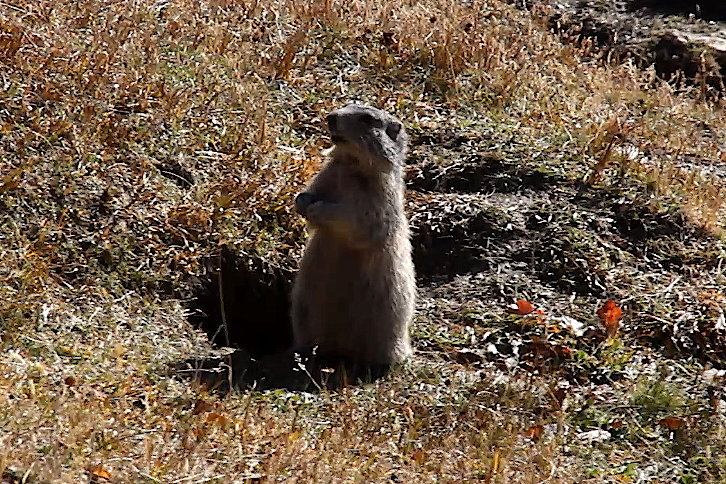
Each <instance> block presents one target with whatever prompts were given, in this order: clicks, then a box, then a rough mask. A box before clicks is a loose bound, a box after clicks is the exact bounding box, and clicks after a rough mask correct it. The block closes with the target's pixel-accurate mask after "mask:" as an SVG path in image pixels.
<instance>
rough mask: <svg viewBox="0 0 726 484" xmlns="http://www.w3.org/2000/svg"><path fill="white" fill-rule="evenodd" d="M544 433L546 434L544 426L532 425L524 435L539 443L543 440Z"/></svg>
mask: <svg viewBox="0 0 726 484" xmlns="http://www.w3.org/2000/svg"><path fill="white" fill-rule="evenodd" d="M543 433H544V425H532V426H531V427H530V428H528V429H527V430H526V431H525V432H524V434H525V435H526V436H527V437H529V438H530V439H532V440H534V441H535V442H538V441H539V439H541V438H542V434H543Z"/></svg>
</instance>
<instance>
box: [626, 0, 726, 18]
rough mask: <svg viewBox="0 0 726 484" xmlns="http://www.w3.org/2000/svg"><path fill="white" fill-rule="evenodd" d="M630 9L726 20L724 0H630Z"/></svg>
mask: <svg viewBox="0 0 726 484" xmlns="http://www.w3.org/2000/svg"><path fill="white" fill-rule="evenodd" d="M627 5H628V9H629V10H631V11H637V10H641V9H645V10H646V12H653V13H660V14H670V15H674V14H680V15H688V14H693V15H696V16H697V17H698V18H701V19H704V20H726V3H724V2H723V0H697V1H694V0H690V1H688V0H685V1H684V0H628V2H627Z"/></svg>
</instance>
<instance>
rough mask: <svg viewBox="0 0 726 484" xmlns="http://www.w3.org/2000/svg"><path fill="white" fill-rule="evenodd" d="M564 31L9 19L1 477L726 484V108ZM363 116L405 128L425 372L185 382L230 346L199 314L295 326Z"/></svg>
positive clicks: (47, 8)
mask: <svg viewBox="0 0 726 484" xmlns="http://www.w3.org/2000/svg"><path fill="white" fill-rule="evenodd" d="M547 18H548V17H547V14H546V12H545V11H544V10H542V11H539V10H538V9H532V10H531V11H521V10H517V9H515V8H514V7H511V6H509V5H507V4H505V3H502V2H499V1H496V0H485V1H481V2H462V3H461V4H452V2H446V1H443V0H441V1H437V0H424V1H421V2H407V3H404V4H397V3H393V2H383V3H377V2H369V1H360V2H332V1H330V2H316V1H310V2H295V1H285V0H278V1H272V2H265V3H264V4H262V3H261V2H260V3H258V2H231V1H209V2H187V1H184V0H170V1H167V2H158V1H155V2H152V1H147V0H141V1H139V2H111V1H100V2H89V3H76V2H69V3H67V4H59V3H58V2H52V1H49V0H47V1H46V0H40V1H36V2H23V1H14V2H10V3H8V2H6V3H3V4H2V5H0V62H2V65H3V73H2V85H3V89H2V91H1V92H0V241H1V242H0V331H1V333H0V336H1V342H0V345H1V348H2V351H0V469H5V474H4V475H3V480H4V481H7V482H21V481H22V480H23V479H25V482H64V483H65V482H67V483H77V482H83V481H84V480H90V481H91V482H118V483H126V482H128V483H139V482H149V483H157V482H164V483H181V482H200V483H201V482H218V483H230V482H279V481H284V482H306V483H307V482H326V483H329V482H457V483H459V482H480V481H484V482H507V483H519V482H522V483H525V482H527V483H528V482H542V481H544V480H548V481H549V482H561V483H574V482H631V481H632V482H636V481H638V482H674V481H678V480H680V482H726V460H725V459H724V457H723V456H724V455H726V448H724V447H725V444H724V438H723V436H724V432H725V431H726V422H725V418H726V416H725V414H724V412H725V410H724V407H725V406H726V403H724V398H725V397H724V393H723V384H724V379H725V378H726V374H725V373H724V361H725V360H724V358H726V349H725V348H726V346H725V344H726V342H725V340H724V338H725V337H726V323H725V322H724V309H726V296H725V295H724V293H725V291H724V284H726V278H725V277H724V270H726V264H724V259H725V258H726V250H725V249H726V248H725V246H724V239H723V235H722V234H723V229H724V224H725V223H726V210H725V209H724V188H723V187H724V180H723V173H724V166H726V154H725V153H726V117H725V116H724V113H723V111H722V109H720V108H719V107H718V106H717V105H715V104H710V103H709V102H707V101H705V100H703V99H699V91H698V88H697V87H695V88H688V87H687V86H673V85H669V84H668V83H666V82H665V81H664V80H662V79H660V78H658V77H657V76H656V75H655V72H654V71H653V70H652V69H645V70H642V69H639V68H637V67H635V66H634V65H633V64H632V63H630V62H625V63H612V62H608V59H607V56H606V54H605V53H603V52H600V51H598V50H597V49H596V48H595V47H594V46H592V45H591V44H587V43H586V44H584V45H577V44H563V43H562V42H561V41H560V38H559V37H558V36H557V35H556V34H554V33H552V32H550V31H549V30H548V27H547ZM351 99H358V100H362V101H365V102H369V103H372V104H375V105H377V106H379V107H381V108H384V109H388V110H390V111H392V112H395V113H396V115H397V116H399V117H400V118H401V119H403V120H404V121H405V123H406V125H407V129H408V131H409V133H410V135H411V139H412V147H411V154H410V157H409V167H408V169H407V183H408V193H407V200H408V210H409V216H410V219H411V223H412V226H413V232H414V234H413V242H414V250H415V254H414V256H415V262H416V267H417V272H418V276H419V287H420V299H419V304H418V307H417V317H416V321H415V325H414V334H413V336H414V343H415V346H416V357H415V358H414V360H413V361H412V362H411V363H410V364H409V365H407V366H406V367H404V368H401V369H399V370H397V371H396V372H394V373H393V374H391V375H389V376H387V377H386V378H384V379H382V380H379V381H377V382H375V383H372V384H368V385H361V386H355V387H351V388H346V389H344V390H342V391H339V392H327V391H323V392H320V393H314V394H309V393H294V392H285V391H282V390H280V391H273V392H252V391H246V392H240V393H234V394H228V395H219V394H210V393H209V392H208V391H206V390H205V389H203V388H200V387H198V386H196V385H194V384H193V383H190V382H189V381H187V380H184V379H182V378H180V377H178V376H175V375H170V374H169V373H168V372H167V370H166V369H167V368H168V366H169V365H170V364H173V363H175V362H178V361H180V360H183V359H185V358H188V357H192V356H200V357H205V356H208V355H210V354H217V353H218V352H219V348H214V347H213V345H212V344H211V343H210V338H209V335H208V334H207V333H206V332H204V331H203V330H202V329H200V328H199V327H197V326H195V325H194V324H192V322H194V323H198V322H200V321H202V322H205V324H206V325H207V326H206V327H207V330H208V331H209V332H213V331H215V330H216V323H218V322H219V320H221V319H225V320H226V321H227V323H228V324H229V325H230V328H231V330H230V331H234V328H235V327H237V328H240V327H241V328H243V329H244V328H249V327H250V326H252V325H257V326H262V327H268V325H274V324H280V322H281V321H282V322H283V323H284V319H285V317H286V316H285V311H284V310H280V307H284V306H285V301H286V299H287V294H286V290H287V288H288V287H289V280H290V278H291V277H293V274H294V269H295V267H296V264H297V260H298V258H299V255H300V251H301V249H302V244H303V243H304V240H305V235H306V234H305V227H304V224H303V222H302V220H301V219H300V218H299V217H297V216H296V215H295V214H294V210H292V204H291V201H292V198H293V197H294V194H295V193H296V192H297V190H299V189H300V188H301V187H302V186H303V184H304V183H305V181H306V180H307V179H309V177H311V176H312V175H313V174H314V173H315V170H316V169H317V167H318V166H319V163H320V162H321V161H322V158H321V154H320V150H321V149H323V148H324V147H326V146H328V145H329V143H330V140H328V139H327V137H326V134H325V131H324V123H323V120H324V118H325V115H326V114H327V113H328V112H329V111H330V110H332V109H333V108H335V107H337V106H339V105H340V104H342V103H344V102H347V101H348V100H351ZM223 247H224V250H223V249H222V248H223ZM224 254H226V256H225V257H226V259H225V257H223V255H224ZM223 259H224V260H233V261H234V270H233V272H232V274H233V275H234V274H237V275H239V277H240V278H242V279H241V280H239V281H237V283H230V284H233V285H232V286H229V287H233V288H234V289H233V293H232V294H227V298H228V300H227V302H226V303H225V302H224V301H222V302H220V300H219V294H218V292H216V293H215V287H216V288H217V289H216V290H217V291H218V288H219V286H220V285H223V284H219V280H218V275H217V273H216V272H215V271H216V270H218V269H219V268H220V267H227V266H226V265H225V263H224V262H223ZM224 270H232V269H224ZM233 277H237V276H233ZM224 280H228V279H223V281H224ZM235 284H238V285H235ZM225 287H227V286H225ZM232 300H234V302H231V301H232ZM516 300H525V301H527V302H529V303H531V304H532V305H533V306H534V308H535V310H534V311H533V312H531V313H528V314H516V313H517V311H516V310H511V309H509V307H510V306H511V305H512V304H513V303H515V301H516ZM606 300H612V301H614V303H615V305H616V306H617V307H618V308H620V309H622V311H623V316H622V319H619V320H617V325H616V321H615V319H617V318H612V317H611V318H610V319H608V317H607V316H604V317H603V321H604V322H605V323H606V325H605V326H603V324H602V322H601V320H600V319H599V317H598V316H597V311H598V309H599V308H601V307H603V304H604V303H605V301H606ZM220 304H221V305H222V306H223V307H225V311H219V310H215V309H214V307H215V306H219V305H220ZM230 304H231V306H230ZM520 306H521V307H524V306H525V305H524V303H520ZM200 310H205V311H206V312H207V313H208V314H206V315H205V314H200V313H199V311H200ZM214 311H217V312H216V313H214ZM519 312H520V313H524V312H526V311H522V310H519ZM513 313H514V314H513ZM601 314H605V313H602V312H601ZM215 318H216V319H215ZM210 320H211V322H210ZM242 333H243V334H242V336H239V335H238V336H239V337H238V338H237V340H236V342H235V344H237V345H244V344H245V341H246V340H245V333H244V331H243V332H242ZM221 341H223V340H220V339H216V340H215V342H216V343H217V344H219V343H220V342H221Z"/></svg>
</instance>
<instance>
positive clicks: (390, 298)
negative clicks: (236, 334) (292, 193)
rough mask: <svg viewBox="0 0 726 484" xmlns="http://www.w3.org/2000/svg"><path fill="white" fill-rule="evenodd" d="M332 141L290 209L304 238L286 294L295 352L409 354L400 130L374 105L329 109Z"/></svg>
mask: <svg viewBox="0 0 726 484" xmlns="http://www.w3.org/2000/svg"><path fill="white" fill-rule="evenodd" d="M328 129H329V131H330V134H331V136H332V139H333V142H334V143H335V146H334V147H333V148H332V150H331V151H330V153H329V155H330V159H329V161H328V162H327V163H326V164H325V165H324V166H323V168H322V169H321V170H320V172H319V173H318V174H317V176H316V177H315V178H313V180H312V182H311V183H310V185H309V186H308V187H307V189H306V190H305V191H304V192H302V193H300V194H298V196H297V197H296V198H295V208H296V210H297V211H298V213H300V214H301V215H303V216H304V217H305V218H306V219H307V220H308V224H309V228H310V230H311V236H310V239H309V240H308V244H307V246H306V248H305V253H304V254H303V257H302V260H301V262H300V270H299V273H298V274H297V277H296V279H295V283H294V286H293V290H292V311H291V312H292V327H293V338H294V344H295V347H296V348H310V347H313V346H318V353H319V354H320V355H322V356H326V355H329V356H333V357H340V358H344V359H346V360H350V361H352V362H355V363H361V364H381V365H390V364H393V363H398V362H400V361H402V360H404V359H405V358H406V357H408V356H409V355H410V354H411V353H412V350H411V342H410V337H409V324H410V322H411V319H412V317H413V313H414V305H415V299H416V281H415V275H414V267H413V261H412V258H411V243H410V241H409V228H408V221H407V219H406V215H405V213H404V207H403V202H404V197H403V195H404V182H403V166H404V160H405V158H406V153H407V150H408V136H407V135H406V131H405V129H404V128H403V125H402V124H401V122H400V121H398V120H397V119H396V118H394V117H393V116H391V115H390V114H388V113H386V112H384V111H381V110H379V109H376V108H373V107H370V106H365V105H360V104H348V105H347V106H345V107H342V108H340V109H337V110H335V111H333V112H332V113H330V114H329V115H328Z"/></svg>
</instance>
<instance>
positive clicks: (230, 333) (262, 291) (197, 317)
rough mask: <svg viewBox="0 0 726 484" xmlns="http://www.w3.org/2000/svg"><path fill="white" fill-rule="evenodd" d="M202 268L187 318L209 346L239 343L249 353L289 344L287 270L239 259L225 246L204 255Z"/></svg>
mask: <svg viewBox="0 0 726 484" xmlns="http://www.w3.org/2000/svg"><path fill="white" fill-rule="evenodd" d="M206 269H207V270H206V277H205V278H204V279H203V280H201V282H200V285H199V286H200V287H199V289H198V292H197V296H196V298H195V299H194V300H193V301H192V302H191V304H190V308H189V309H190V310H191V315H190V317H189V319H190V321H191V322H192V323H193V324H195V325H198V326H199V327H201V328H202V329H204V331H205V332H206V333H207V335H208V336H209V340H210V341H211V342H212V343H213V344H214V345H215V346H217V347H221V346H230V347H232V348H240V349H243V350H245V351H246V352H247V353H248V354H249V355H250V356H252V357H253V358H254V357H261V356H266V355H271V354H274V353H276V352H280V351H285V350H287V349H288V348H289V347H290V345H291V344H292V328H291V325H290V307H289V306H290V304H289V298H290V290H291V285H292V279H293V273H292V271H288V270H284V269H282V268H279V267H273V266H271V265H270V264H268V263H266V262H264V261H263V260H261V259H259V258H248V259H243V258H242V257H240V256H237V255H236V254H235V253H234V252H232V251H231V250H230V249H229V248H228V247H226V246H225V247H223V248H222V250H221V252H220V254H219V256H217V257H213V258H210V259H208V260H207V263H206ZM222 307H224V311H222ZM225 322H226V328H227V330H226V331H225V328H224V326H225V325H224V323H225Z"/></svg>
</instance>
